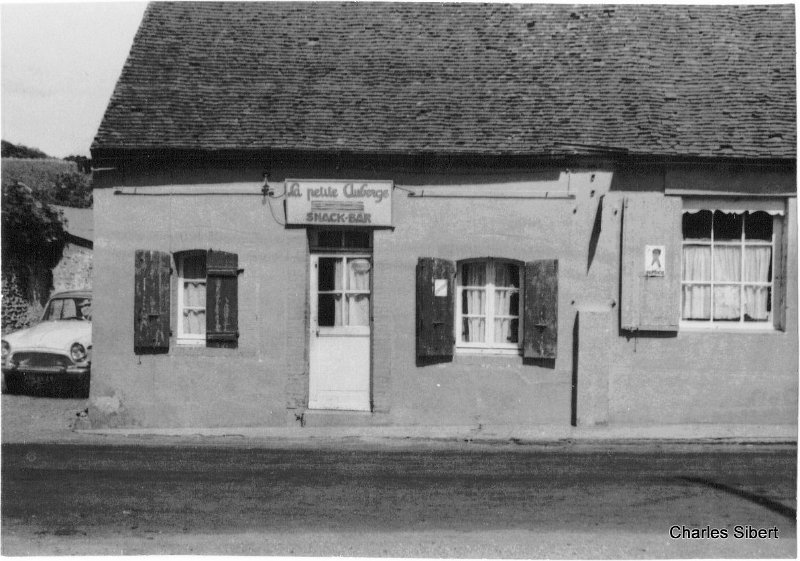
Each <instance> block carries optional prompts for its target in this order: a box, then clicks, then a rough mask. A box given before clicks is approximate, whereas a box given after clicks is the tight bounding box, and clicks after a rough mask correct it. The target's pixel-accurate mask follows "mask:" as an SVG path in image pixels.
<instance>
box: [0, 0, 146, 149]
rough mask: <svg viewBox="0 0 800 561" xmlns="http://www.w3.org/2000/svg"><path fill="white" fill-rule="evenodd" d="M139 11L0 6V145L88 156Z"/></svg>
mask: <svg viewBox="0 0 800 561" xmlns="http://www.w3.org/2000/svg"><path fill="white" fill-rule="evenodd" d="M145 6H146V4H145V3H144V2H130V3H129V2H125V3H121V2H110V3H109V2H94V3H90V2H80V3H71V2H70V3H57V4H31V3H21V4H10V3H5V2H3V3H2V4H0V86H1V87H0V95H1V96H2V103H1V108H0V111H2V112H0V121H1V122H2V137H3V140H8V141H9V142H13V143H14V144H24V145H26V146H30V147H33V148H38V149H40V150H42V151H43V152H45V153H46V154H48V155H50V156H55V157H58V158H63V157H64V156H68V155H70V154H75V155H84V156H88V155H89V147H90V146H91V144H92V140H93V139H94V135H95V134H96V133H97V128H98V127H99V126H100V119H101V118H102V117H103V112H104V111H105V109H106V105H108V100H109V98H110V97H111V92H112V91H113V90H114V85H115V84H116V81H117V78H119V74H120V71H121V70H122V66H123V64H124V63H125V58H126V57H127V56H128V51H129V50H130V47H131V43H132V42H133V36H134V35H135V33H136V30H137V29H138V27H139V23H140V22H141V20H142V14H143V13H144V9H145Z"/></svg>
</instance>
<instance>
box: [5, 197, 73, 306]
mask: <svg viewBox="0 0 800 561" xmlns="http://www.w3.org/2000/svg"><path fill="white" fill-rule="evenodd" d="M0 214H2V228H3V236H2V259H3V273H4V276H5V274H6V273H13V274H14V275H16V276H17V277H18V279H17V282H18V283H19V285H20V286H21V287H22V290H23V291H24V292H25V295H26V297H27V298H28V299H29V301H31V302H40V303H42V304H43V303H44V301H45V300H46V299H47V297H48V296H49V290H50V284H51V283H52V269H53V267H55V266H56V265H57V264H58V261H59V259H61V254H62V252H63V250H64V246H65V245H66V241H67V234H66V232H65V231H64V225H63V222H62V217H61V213H60V212H58V211H57V210H55V209H53V208H51V207H50V206H49V205H48V204H47V203H44V202H41V201H39V200H38V199H37V198H36V197H35V196H34V193H33V191H32V190H31V189H30V188H29V187H28V186H26V185H24V184H22V183H19V182H14V183H9V184H6V185H3V204H2V212H1V213H0ZM42 278H44V279H48V280H49V282H39V281H38V279H42ZM45 284H46V285H47V286H44V285H45Z"/></svg>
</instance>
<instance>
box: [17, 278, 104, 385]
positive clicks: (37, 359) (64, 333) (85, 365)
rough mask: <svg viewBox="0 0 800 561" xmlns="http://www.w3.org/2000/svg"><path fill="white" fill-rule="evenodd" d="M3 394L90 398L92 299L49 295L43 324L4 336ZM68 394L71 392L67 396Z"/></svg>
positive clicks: (69, 294)
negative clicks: (31, 391) (26, 391)
mask: <svg viewBox="0 0 800 561" xmlns="http://www.w3.org/2000/svg"><path fill="white" fill-rule="evenodd" d="M2 352H3V354H2V365H3V366H2V370H3V379H4V382H5V384H4V385H5V389H6V391H8V392H9V393H20V392H21V391H23V390H24V389H32V390H36V391H37V393H38V391H41V392H43V393H46V394H48V395H52V394H56V395H62V394H64V393H77V394H79V395H81V396H82V397H88V395H89V377H90V375H91V373H90V370H91V363H92V294H91V292H88V291H85V290H83V291H78V290H73V291H69V292H59V293H57V294H54V295H53V296H52V297H51V298H50V300H49V301H48V302H47V306H46V307H45V310H44V314H43V315H42V321H41V322H40V323H38V324H36V325H34V326H33V327H30V328H27V329H21V330H20V331H16V332H14V333H11V334H9V335H6V336H5V337H3V342H2ZM70 390H72V391H70Z"/></svg>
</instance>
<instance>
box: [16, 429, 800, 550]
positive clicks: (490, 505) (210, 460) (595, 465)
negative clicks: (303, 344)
mask: <svg viewBox="0 0 800 561" xmlns="http://www.w3.org/2000/svg"><path fill="white" fill-rule="evenodd" d="M2 468H3V470H2V540H3V541H2V553H3V554H4V555H26V554H37V555H49V554H121V553H125V554H152V553H172V554H177V553H188V554H263V555H303V556H307V555H310V556H339V555H347V556H370V557H382V556H391V557H408V556H411V557H460V558H468V557H472V558H475V557H481V558H485V557H504V558H541V557H549V558H575V557H579V558H580V557H582V558H586V557H591V558H608V557H611V558H624V557H628V558H631V557H633V558H653V557H668V558H678V557H694V558H697V557H795V554H796V532H795V508H796V498H795V489H796V484H795V472H796V449H795V448H793V447H769V448H767V447H759V446H756V447H731V446H725V447H716V448H712V449H709V448H697V447H691V446H688V447H687V446H682V447H680V448H675V447H668V448H664V447H656V446H652V447H641V446H639V447H629V448H624V447H623V448H619V447H618V448H611V449H609V448H602V447H592V446H586V447H581V448H575V447H570V446H554V447H547V446H543V447H542V446H539V447H530V446H514V445H502V446H488V445H480V446H469V445H462V446H460V447H449V448H448V447H439V448H430V449H420V448H419V447H413V446H411V447H407V448H393V449H385V448H376V447H375V446H364V445H359V446H347V445H342V443H336V442H332V443H328V445H317V446H316V447H315V448H313V449H302V448H283V449H274V448H269V447H265V446H264V445H263V443H262V444H258V445H252V446H251V445H249V444H248V443H247V441H243V442H242V443H241V444H240V445H237V446H232V445H225V446H218V445H204V446H197V445H193V444H185V443H184V444H180V443H179V444H174V445H167V446H162V445H154V444H153V443H152V442H150V443H148V444H147V445H140V444H136V443H131V444H128V445H101V444H91V445H86V444H80V443H68V444H47V443H9V444H4V445H3V448H2ZM748 525H749V526H752V527H754V528H763V529H765V530H772V531H771V532H770V537H769V538H764V539H746V538H737V537H736V533H737V532H736V527H737V526H742V530H745V529H746V526H748ZM673 526H678V527H679V528H680V532H682V527H686V528H688V529H689V531H690V533H691V530H692V529H695V530H697V531H700V529H704V528H708V531H710V530H711V529H717V530H719V531H720V533H722V532H721V531H722V529H725V530H726V532H727V533H728V537H727V538H719V537H718V538H705V539H704V538H698V539H689V538H686V539H684V538H677V539H675V538H672V537H670V528H671V527H673ZM675 532H676V531H675V530H673V533H675ZM776 535H777V537H774V536H776Z"/></svg>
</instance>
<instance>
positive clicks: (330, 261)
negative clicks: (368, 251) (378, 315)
mask: <svg viewBox="0 0 800 561" xmlns="http://www.w3.org/2000/svg"><path fill="white" fill-rule="evenodd" d="M317 263H318V265H317V268H318V272H317V294H318V304H317V321H318V324H317V325H319V326H320V327H348V326H368V325H369V296H370V287H369V284H370V273H369V272H370V269H371V263H370V260H369V258H368V257H367V256H351V255H348V256H336V257H319V258H318V261H317Z"/></svg>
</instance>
